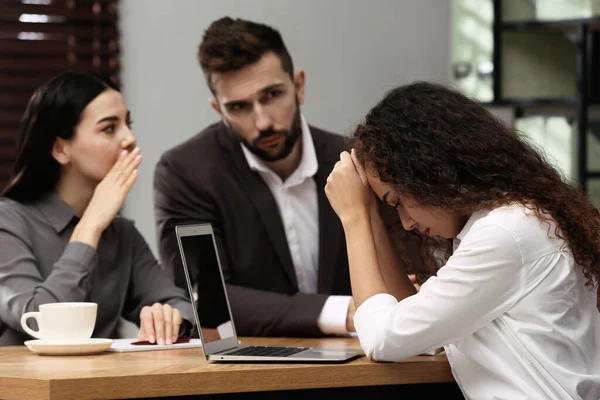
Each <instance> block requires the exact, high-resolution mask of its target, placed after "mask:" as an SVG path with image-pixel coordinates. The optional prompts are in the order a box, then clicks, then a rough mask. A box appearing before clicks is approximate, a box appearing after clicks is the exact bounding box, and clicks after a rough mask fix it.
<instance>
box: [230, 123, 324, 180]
mask: <svg viewBox="0 0 600 400" xmlns="http://www.w3.org/2000/svg"><path fill="white" fill-rule="evenodd" d="M300 121H301V126H302V141H301V145H302V158H301V159H300V163H299V164H298V167H297V168H296V170H295V171H294V173H293V175H296V176H297V177H298V178H309V177H311V176H313V175H314V174H316V173H317V170H318V169H319V164H318V161H317V153H316V152H315V145H314V142H313V139H312V135H311V133H310V128H309V127H308V123H307V122H306V119H305V118H304V115H300ZM240 146H242V151H243V152H244V156H245V157H246V162H247V163H248V166H249V167H250V169H252V170H254V171H259V172H271V173H272V172H273V171H271V170H270V169H269V167H267V166H266V165H265V164H264V163H263V161H262V160H261V159H260V158H258V157H257V156H256V155H255V154H254V153H252V152H251V151H250V150H248V149H247V148H246V146H244V144H243V143H240Z"/></svg>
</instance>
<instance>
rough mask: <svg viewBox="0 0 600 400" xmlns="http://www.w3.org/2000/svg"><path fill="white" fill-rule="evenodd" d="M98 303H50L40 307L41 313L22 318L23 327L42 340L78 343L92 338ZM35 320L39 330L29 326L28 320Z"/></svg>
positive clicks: (24, 315) (25, 315) (36, 312)
mask: <svg viewBox="0 0 600 400" xmlns="http://www.w3.org/2000/svg"><path fill="white" fill-rule="evenodd" d="M97 312H98V304H96V303H85V302H80V303H48V304H42V305H41V306H40V311H33V312H28V313H25V314H23V315H22V316H21V326H22V327H23V329H24V330H25V332H27V333H29V334H30V335H31V336H33V337H35V338H38V339H42V340H60V341H68V342H76V341H82V340H87V339H89V338H91V337H92V333H93V332H94V326H95V325H96V314H97ZM29 318H34V319H35V320H36V322H37V325H38V329H39V330H37V331H34V330H33V329H31V328H30V327H29V326H27V320H28V319H29Z"/></svg>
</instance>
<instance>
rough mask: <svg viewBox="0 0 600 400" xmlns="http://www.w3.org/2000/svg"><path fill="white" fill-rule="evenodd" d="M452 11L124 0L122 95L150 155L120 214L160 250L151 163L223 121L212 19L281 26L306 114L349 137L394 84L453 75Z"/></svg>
mask: <svg viewBox="0 0 600 400" xmlns="http://www.w3.org/2000/svg"><path fill="white" fill-rule="evenodd" d="M450 8H451V2H448V1H440V0H303V1H297V0H245V1H244V0H237V1H236V0H144V1H141V0H122V1H121V5H120V17H121V21H120V29H121V34H122V42H121V43H122V50H123V56H122V68H123V71H122V75H121V77H122V83H123V93H124V96H125V99H126V101H127V103H128V106H129V108H130V110H131V112H132V118H133V120H134V125H133V129H134V133H135V134H136V136H137V138H138V143H139V145H140V147H141V148H142V154H143V159H144V161H143V163H142V166H141V168H140V177H139V180H138V182H137V183H136V185H135V187H134V188H133V189H132V191H131V193H130V195H129V197H128V198H127V203H126V205H125V208H124V210H123V213H124V215H125V216H127V217H130V218H133V219H134V220H135V221H136V224H137V226H138V228H139V229H140V230H141V232H142V234H143V235H144V237H145V238H146V240H147V241H148V243H149V244H150V246H151V248H152V249H153V250H154V251H155V249H156V239H155V233H154V214H153V207H152V174H153V170H154V166H155V164H156V162H157V160H158V158H159V157H160V155H161V154H162V153H163V152H164V151H165V150H166V149H168V148H170V147H172V146H174V145H176V144H178V143H180V142H182V141H183V140H185V139H187V138H188V137H190V136H192V135H193V134H195V133H196V132H198V131H200V130H201V129H202V128H203V127H205V126H206V125H208V124H210V123H212V122H214V121H216V120H217V115H216V114H215V113H214V111H213V110H212V109H211V108H210V107H209V105H208V98H209V96H210V92H209V91H208V89H207V88H206V86H205V84H204V80H203V76H202V73H201V70H200V67H199V66H198V62H197V60H196V51H197V47H198V44H199V42H200V39H201V37H202V34H203V32H204V30H205V29H206V28H207V27H208V25H209V24H210V22H212V21H213V20H215V19H217V18H219V17H222V16H225V15H229V16H232V17H241V18H246V19H251V20H255V21H260V22H264V23H267V24H270V25H272V26H274V27H276V28H277V29H279V31H280V32H281V34H282V35H283V38H284V40H285V42H286V45H287V47H288V50H289V51H290V53H291V54H292V57H293V59H294V63H295V66H296V67H297V68H303V69H304V70H305V71H306V77H307V89H306V102H305V105H304V107H303V109H302V110H303V113H304V115H305V116H306V117H307V119H308V120H309V121H310V123H312V124H314V125H317V126H320V127H322V128H324V129H328V130H333V131H336V132H339V133H342V134H344V133H347V132H348V131H349V130H350V129H351V128H352V127H353V126H354V124H355V123H356V122H358V121H359V120H360V119H361V118H362V117H363V116H364V115H365V113H366V112H367V111H368V110H369V108H370V107H371V106H373V105H374V104H375V102H376V101H378V100H379V99H380V98H381V97H382V96H383V94H384V92H385V91H386V90H388V89H391V88H392V87H394V86H396V85H399V84H402V83H407V82H410V81H413V80H418V79H425V80H432V81H436V82H441V83H448V82H449V40H450V39H449V36H450V20H451V16H450Z"/></svg>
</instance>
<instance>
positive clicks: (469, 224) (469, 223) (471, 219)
mask: <svg viewBox="0 0 600 400" xmlns="http://www.w3.org/2000/svg"><path fill="white" fill-rule="evenodd" d="M484 215H485V211H476V212H474V213H473V214H471V216H470V217H469V219H468V220H467V223H466V224H465V226H464V227H463V228H462V230H461V231H460V232H459V233H458V235H456V239H458V240H463V239H464V237H465V236H467V234H468V233H469V231H470V230H471V228H472V227H473V225H474V224H475V222H477V221H478V220H479V219H481V218H482V217H483V216H484Z"/></svg>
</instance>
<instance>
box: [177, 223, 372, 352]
mask: <svg viewBox="0 0 600 400" xmlns="http://www.w3.org/2000/svg"><path fill="white" fill-rule="evenodd" d="M175 233H176V235H177V244H178V245H179V251H180V253H181V260H182V263H183V269H184V273H185V277H186V280H187V285H188V290H189V292H190V298H191V299H195V298H196V296H197V298H198V301H197V302H196V301H192V307H193V309H194V314H195V317H196V326H197V327H198V333H199V335H200V339H201V341H202V347H203V349H204V356H205V357H206V359H207V360H209V361H234V362H243V361H253V362H263V361H264V362H267V361H269V362H270V361H278V362H343V361H347V360H350V359H352V358H354V357H356V356H358V355H361V354H363V353H362V351H360V350H355V349H334V348H331V349H324V348H311V347H276V346H241V345H240V344H239V341H238V337H237V334H236V332H235V324H234V322H233V316H232V315H231V307H230V306H229V299H228V297H227V291H226V288H225V279H224V278H223V272H222V270H221V262H220V260H219V252H218V249H217V244H216V241H215V237H214V232H213V228H212V226H211V224H195V225H184V226H177V227H176V228H175ZM190 265H195V266H197V269H198V271H200V273H199V274H198V281H197V292H196V293H195V292H194V290H193V286H194V285H193V283H192V282H191V280H190V275H189V269H188V268H189V266H190ZM196 303H197V304H196Z"/></svg>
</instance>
